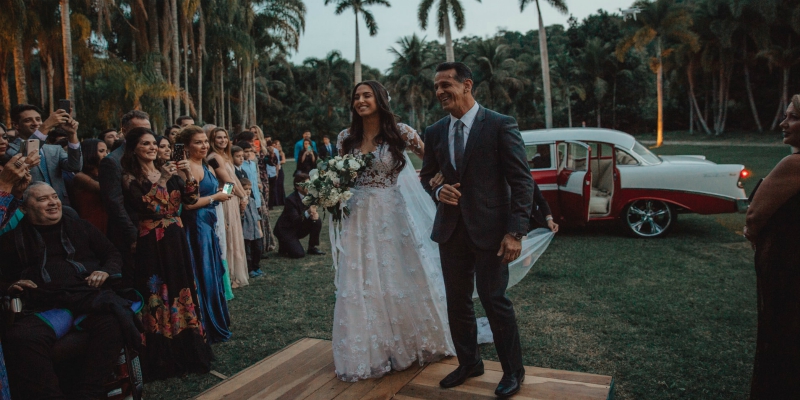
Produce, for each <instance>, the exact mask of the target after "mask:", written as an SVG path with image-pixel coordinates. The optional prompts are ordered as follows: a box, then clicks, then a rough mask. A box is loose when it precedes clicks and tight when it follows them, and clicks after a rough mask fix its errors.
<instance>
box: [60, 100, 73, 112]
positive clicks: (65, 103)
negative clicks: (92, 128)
mask: <svg viewBox="0 0 800 400" xmlns="http://www.w3.org/2000/svg"><path fill="white" fill-rule="evenodd" d="M58 109H59V110H64V111H66V112H67V114H69V115H72V102H71V101H69V100H65V99H61V100H59V101H58Z"/></svg>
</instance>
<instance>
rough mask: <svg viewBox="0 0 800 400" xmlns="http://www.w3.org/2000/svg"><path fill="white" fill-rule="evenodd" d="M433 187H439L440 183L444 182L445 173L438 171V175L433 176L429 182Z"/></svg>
mask: <svg viewBox="0 0 800 400" xmlns="http://www.w3.org/2000/svg"><path fill="white" fill-rule="evenodd" d="M428 183H429V184H430V185H431V187H432V188H437V187H439V185H441V184H443V183H444V175H442V173H441V172H437V173H436V175H434V176H433V178H431V180H430V182H428Z"/></svg>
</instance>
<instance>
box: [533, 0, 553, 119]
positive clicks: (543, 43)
mask: <svg viewBox="0 0 800 400" xmlns="http://www.w3.org/2000/svg"><path fill="white" fill-rule="evenodd" d="M536 11H537V12H538V13H539V50H540V51H541V53H542V56H541V61H542V86H543V87H544V121H545V127H546V128H547V129H553V99H552V98H551V94H550V60H549V58H548V55H547V32H546V31H545V29H544V22H542V10H541V9H540V8H539V0H536Z"/></svg>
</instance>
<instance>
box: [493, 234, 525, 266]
mask: <svg viewBox="0 0 800 400" xmlns="http://www.w3.org/2000/svg"><path fill="white" fill-rule="evenodd" d="M520 252H522V241H521V240H517V239H516V238H515V237H513V236H511V235H510V234H506V236H505V237H504V238H503V242H502V243H500V251H498V252H497V256H498V257H503V264H508V263H510V262H512V261H514V260H516V259H517V258H518V257H519V253H520Z"/></svg>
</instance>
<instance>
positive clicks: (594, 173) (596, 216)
mask: <svg viewBox="0 0 800 400" xmlns="http://www.w3.org/2000/svg"><path fill="white" fill-rule="evenodd" d="M522 139H523V140H524V142H525V147H526V153H527V159H528V162H529V165H530V168H531V175H532V176H533V178H534V180H535V181H536V183H537V184H538V185H539V188H540V189H541V190H542V194H543V195H544V197H545V199H546V200H547V202H548V203H549V205H550V208H551V210H552V212H553V217H554V218H555V220H556V221H557V222H559V223H566V224H577V225H583V224H586V223H591V222H594V221H607V220H616V219H620V220H622V222H623V223H624V225H625V226H626V227H627V228H628V229H629V231H630V233H631V234H633V235H634V236H639V237H657V236H662V235H664V234H666V233H667V232H668V231H669V230H670V229H671V228H672V226H673V225H674V223H675V220H676V218H677V214H678V213H698V214H721V213H735V212H744V211H745V210H747V206H748V202H747V195H746V194H745V191H744V189H743V188H742V184H741V181H740V180H741V179H743V178H746V177H747V175H749V172H748V171H747V170H745V168H744V166H743V165H731V164H715V163H713V162H711V161H708V160H706V159H705V157H704V156H656V155H655V154H653V153H652V152H650V151H649V150H648V149H647V148H646V147H645V146H643V145H642V144H640V143H639V142H637V141H636V139H634V137H633V136H631V135H628V134H626V133H623V132H619V131H614V130H608V129H594V128H568V129H551V130H533V131H523V132H522Z"/></svg>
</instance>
